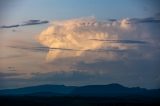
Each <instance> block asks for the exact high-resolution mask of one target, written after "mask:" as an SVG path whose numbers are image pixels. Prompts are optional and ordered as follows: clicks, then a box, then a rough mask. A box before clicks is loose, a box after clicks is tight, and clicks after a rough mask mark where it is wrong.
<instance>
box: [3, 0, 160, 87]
mask: <svg viewBox="0 0 160 106" xmlns="http://www.w3.org/2000/svg"><path fill="white" fill-rule="evenodd" d="M159 4H160V3H159V0H1V1H0V89H5V88H17V87H25V86H32V85H42V84H58V85H75V86H82V85H96V84H98V85H99V84H102V85H105V84H110V83H119V84H122V85H124V86H128V87H137V86H138V87H142V88H148V89H153V88H154V89H155V88H160V72H159V70H160V65H159V63H160V43H159V42H160V30H159V28H160V11H159V7H158V6H159Z"/></svg>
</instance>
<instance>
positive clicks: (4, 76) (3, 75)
mask: <svg viewBox="0 0 160 106" xmlns="http://www.w3.org/2000/svg"><path fill="white" fill-rule="evenodd" d="M20 75H22V74H20V73H15V72H14V73H13V72H8V73H4V72H0V78H8V77H17V76H20Z"/></svg>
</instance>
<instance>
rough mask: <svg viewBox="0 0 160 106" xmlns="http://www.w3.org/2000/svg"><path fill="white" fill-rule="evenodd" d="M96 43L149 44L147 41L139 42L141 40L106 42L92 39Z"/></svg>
mask: <svg viewBox="0 0 160 106" xmlns="http://www.w3.org/2000/svg"><path fill="white" fill-rule="evenodd" d="M90 40H95V41H104V42H107V43H124V44H147V43H148V42H147V41H139V40H105V39H90Z"/></svg>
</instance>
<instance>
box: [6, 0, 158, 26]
mask: <svg viewBox="0 0 160 106" xmlns="http://www.w3.org/2000/svg"><path fill="white" fill-rule="evenodd" d="M143 1H144V0H141V1H139V0H121V1H117V0H101V1H97V0H69V1H66V0H45V1H44V0H38V1H37V0H35V1H33V0H27V1H24V0H15V1H13V2H9V3H6V7H5V11H3V12H5V13H6V16H5V15H4V17H5V19H6V18H7V21H5V22H6V23H7V22H9V21H11V22H12V23H16V22H19V21H23V20H28V19H47V20H57V19H69V18H76V17H84V16H95V17H97V18H100V19H108V18H116V19H120V18H127V17H128V18H130V17H146V16H149V15H153V14H155V13H156V10H155V7H154V8H153V6H152V5H150V4H151V2H149V1H148V2H143Z"/></svg>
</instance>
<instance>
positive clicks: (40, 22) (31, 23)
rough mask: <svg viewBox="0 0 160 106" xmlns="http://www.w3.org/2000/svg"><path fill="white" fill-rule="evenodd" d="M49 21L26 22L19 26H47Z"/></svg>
mask: <svg viewBox="0 0 160 106" xmlns="http://www.w3.org/2000/svg"><path fill="white" fill-rule="evenodd" d="M47 23H49V21H41V20H28V21H26V22H24V24H22V25H21V26H28V25H39V24H47Z"/></svg>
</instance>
